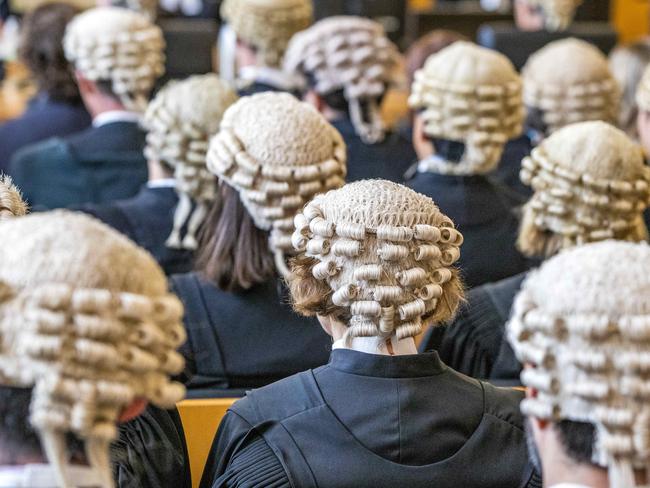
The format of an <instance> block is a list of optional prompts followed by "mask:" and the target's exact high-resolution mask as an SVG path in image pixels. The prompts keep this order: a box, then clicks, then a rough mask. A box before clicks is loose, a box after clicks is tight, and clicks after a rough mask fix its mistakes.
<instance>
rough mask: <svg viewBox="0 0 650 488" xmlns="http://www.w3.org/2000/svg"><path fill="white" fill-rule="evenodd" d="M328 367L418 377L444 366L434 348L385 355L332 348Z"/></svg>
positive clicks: (436, 372) (440, 371)
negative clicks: (428, 350) (418, 351)
mask: <svg viewBox="0 0 650 488" xmlns="http://www.w3.org/2000/svg"><path fill="white" fill-rule="evenodd" d="M329 366H330V367H332V368H334V369H337V370H339V371H343V372H345V373H351V374H357V375H361V376H375V377H379V378H421V377H424V376H434V375H438V374H441V373H443V372H444V371H445V370H446V369H447V367H446V366H445V365H444V363H443V362H442V361H441V360H440V358H439V357H438V353H437V352H435V351H434V352H428V353H423V354H408V355H403V356H385V355H381V354H369V353H366V352H360V351H354V350H352V349H334V350H332V354H331V355H330V361H329Z"/></svg>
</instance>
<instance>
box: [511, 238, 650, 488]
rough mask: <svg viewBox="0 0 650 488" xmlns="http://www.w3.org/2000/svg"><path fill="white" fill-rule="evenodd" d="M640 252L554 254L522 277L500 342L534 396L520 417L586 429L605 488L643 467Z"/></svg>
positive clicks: (598, 249) (645, 343) (649, 261)
mask: <svg viewBox="0 0 650 488" xmlns="http://www.w3.org/2000/svg"><path fill="white" fill-rule="evenodd" d="M649 267H650V247H648V245H647V244H646V243H643V244H632V243H625V242H615V241H606V242H600V243H596V244H590V245H586V246H582V247H577V248H575V249H571V250H569V251H566V252H563V253H561V254H559V255H558V256H556V257H554V258H552V259H550V260H548V261H547V262H546V263H544V264H543V265H542V267H541V269H539V270H537V271H533V272H531V274H530V275H529V277H528V278H527V279H526V281H525V282H524V284H523V286H522V290H521V292H520V293H519V295H518V296H517V298H516V299H515V303H514V309H513V316H512V318H511V319H510V322H509V323H508V326H507V331H508V339H509V341H510V343H511V344H512V346H513V348H514V350H515V353H516V355H517V358H518V359H519V361H520V362H521V363H523V364H526V365H528V367H526V368H524V371H523V372H522V375H521V380H522V383H523V384H524V385H526V386H527V387H530V388H534V389H536V390H537V391H538V394H537V395H536V396H533V397H529V398H526V399H525V400H524V401H523V402H522V404H521V409H522V412H523V413H524V414H526V415H529V416H533V417H537V418H539V419H546V420H550V421H559V420H570V421H576V422H587V423H591V424H594V426H595V428H596V432H597V434H596V436H595V445H594V459H593V461H594V462H595V463H597V464H600V465H601V466H604V467H607V468H609V482H610V486H611V487H612V488H623V487H625V488H632V487H634V486H636V483H634V476H633V472H632V469H633V468H639V469H642V470H645V469H646V468H647V466H648V465H649V464H650V387H649V384H648V375H649V374H650V301H648V299H647V297H648V293H650V274H648V272H647V270H648V268H649Z"/></svg>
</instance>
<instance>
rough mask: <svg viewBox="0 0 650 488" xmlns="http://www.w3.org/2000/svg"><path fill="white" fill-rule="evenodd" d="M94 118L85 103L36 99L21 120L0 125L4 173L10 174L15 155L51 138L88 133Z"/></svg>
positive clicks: (0, 162)
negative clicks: (27, 147) (85, 131)
mask: <svg viewBox="0 0 650 488" xmlns="http://www.w3.org/2000/svg"><path fill="white" fill-rule="evenodd" d="M90 121H91V119H90V115H88V112H87V111H86V109H85V107H84V106H83V104H82V103H81V102H79V103H78V104H71V103H67V102H57V101H54V100H52V99H50V98H49V97H48V96H47V94H45V93H41V94H39V95H36V96H35V97H34V98H32V99H31V100H30V102H29V104H28V105H27V109H26V110H25V112H24V113H23V114H22V115H21V116H20V117H18V118H15V119H12V120H8V121H7V122H5V123H3V124H2V125H0V171H2V172H7V171H8V169H9V161H10V160H11V157H12V156H13V155H14V153H15V152H16V151H17V150H18V149H20V148H22V147H25V146H28V145H30V144H34V143H35V142H39V141H42V140H44V139H48V138H50V137H63V136H67V135H69V134H74V133H75V132H79V131H81V130H84V129H85V128H86V127H88V126H89V125H90Z"/></svg>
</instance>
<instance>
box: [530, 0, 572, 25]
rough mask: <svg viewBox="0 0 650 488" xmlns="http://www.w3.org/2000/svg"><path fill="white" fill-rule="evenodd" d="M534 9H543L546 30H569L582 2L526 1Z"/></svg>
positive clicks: (563, 0) (557, 0) (564, 0)
mask: <svg viewBox="0 0 650 488" xmlns="http://www.w3.org/2000/svg"><path fill="white" fill-rule="evenodd" d="M524 1H525V2H526V3H528V4H530V5H531V6H533V7H537V8H539V9H541V11H542V15H543V16H544V27H546V30H548V31H551V32H555V31H563V30H566V29H568V28H569V26H570V25H571V22H573V16H574V15H575V12H576V9H577V8H578V7H579V6H580V5H581V4H582V0H524Z"/></svg>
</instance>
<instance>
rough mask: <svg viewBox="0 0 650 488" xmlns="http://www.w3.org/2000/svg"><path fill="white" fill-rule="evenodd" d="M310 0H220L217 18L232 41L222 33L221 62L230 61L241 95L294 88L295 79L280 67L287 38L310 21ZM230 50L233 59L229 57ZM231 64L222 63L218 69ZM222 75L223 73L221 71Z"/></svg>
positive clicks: (295, 84) (311, 11) (311, 12)
mask: <svg viewBox="0 0 650 488" xmlns="http://www.w3.org/2000/svg"><path fill="white" fill-rule="evenodd" d="M312 16H313V7H312V2H311V0H264V1H261V2H260V1H259V0H224V1H223V3H222V4H221V18H222V19H223V20H224V22H226V23H227V24H226V32H227V33H229V36H230V37H234V39H233V43H232V44H233V45H232V46H231V45H229V43H227V42H225V39H224V37H225V38H228V37H229V36H228V35H226V36H224V35H222V36H221V40H220V44H221V53H220V55H221V57H222V58H223V59H222V64H227V61H232V62H233V63H234V64H235V69H236V70H237V72H236V74H235V78H236V79H237V85H238V88H239V94H240V95H241V96H245V95H252V94H253V93H259V92H265V91H284V92H292V93H293V92H295V91H296V90H297V89H298V86H299V80H298V79H297V78H296V77H295V76H290V75H287V74H286V73H285V72H283V71H282V58H283V57H284V52H285V50H286V48H287V44H288V43H289V39H291V36H293V35H294V34H295V33H296V32H299V31H301V30H303V29H306V28H307V27H309V26H310V24H311V23H312ZM233 54H234V58H235V59H232V60H231V59H229V58H232V57H233ZM231 69H232V66H223V69H222V70H221V72H222V73H226V72H227V71H228V70H231ZM224 76H225V74H224ZM227 79H230V78H227Z"/></svg>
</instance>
